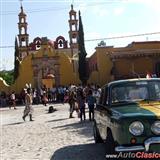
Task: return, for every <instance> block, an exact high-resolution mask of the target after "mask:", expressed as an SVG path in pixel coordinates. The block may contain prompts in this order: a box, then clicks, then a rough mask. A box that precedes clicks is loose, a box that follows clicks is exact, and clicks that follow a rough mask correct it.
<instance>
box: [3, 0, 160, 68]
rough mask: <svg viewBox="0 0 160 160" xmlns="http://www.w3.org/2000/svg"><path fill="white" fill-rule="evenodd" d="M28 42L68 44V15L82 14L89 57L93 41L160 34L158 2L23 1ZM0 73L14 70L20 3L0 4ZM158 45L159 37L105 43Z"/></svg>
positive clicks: (92, 48) (142, 0) (6, 0)
mask: <svg viewBox="0 0 160 160" xmlns="http://www.w3.org/2000/svg"><path fill="white" fill-rule="evenodd" d="M22 3H23V8H24V11H25V13H26V14H27V22H28V34H29V41H30V42H32V41H33V39H34V38H35V37H37V36H39V37H48V38H49V39H51V40H55V39H56V38H57V37H58V36H59V35H62V36H64V37H65V39H66V40H68V41H69V35H68V31H69V24H68V20H69V11H70V5H71V3H73V5H74V9H75V10H76V11H77V16H78V10H80V11H81V15H82V22H83V27H84V34H85V40H92V41H86V42H85V47H86V51H87V53H88V56H90V55H91V54H93V53H94V51H95V47H96V46H97V44H98V43H99V42H100V40H99V41H93V40H94V39H100V38H110V37H117V36H127V35H134V34H143V33H153V32H160V0H57V1H56V0H23V2H22ZM0 7H1V8H0V46H1V48H0V70H2V69H8V70H9V69H13V66H14V47H7V48H6V47H5V48H2V47H4V46H14V41H15V36H16V35H17V34H18V25H17V23H18V13H19V12H20V2H19V0H0ZM146 40H149V41H152V40H156V41H160V34H154V35H145V36H139V37H131V38H123V39H106V40H105V42H106V45H108V46H114V47H125V46H127V45H128V44H129V43H131V42H133V41H146Z"/></svg>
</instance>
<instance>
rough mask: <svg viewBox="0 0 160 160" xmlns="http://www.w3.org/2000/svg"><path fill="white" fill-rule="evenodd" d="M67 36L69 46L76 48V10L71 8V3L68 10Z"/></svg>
mask: <svg viewBox="0 0 160 160" xmlns="http://www.w3.org/2000/svg"><path fill="white" fill-rule="evenodd" d="M68 22H69V29H70V30H69V38H70V47H71V48H72V49H73V48H78V42H77V40H78V20H77V18H76V11H74V10H73V5H71V10H70V12H69V21H68Z"/></svg>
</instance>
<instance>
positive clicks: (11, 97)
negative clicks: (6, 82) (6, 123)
mask: <svg viewBox="0 0 160 160" xmlns="http://www.w3.org/2000/svg"><path fill="white" fill-rule="evenodd" d="M10 99H11V106H10V107H9V108H10V109H11V107H13V108H14V109H17V108H16V95H15V92H14V91H12V94H11V96H10Z"/></svg>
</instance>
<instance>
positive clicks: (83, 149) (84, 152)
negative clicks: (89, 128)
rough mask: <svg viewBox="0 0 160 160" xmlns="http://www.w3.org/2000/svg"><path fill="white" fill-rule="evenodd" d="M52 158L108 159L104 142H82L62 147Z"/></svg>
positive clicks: (55, 159)
mask: <svg viewBox="0 0 160 160" xmlns="http://www.w3.org/2000/svg"><path fill="white" fill-rule="evenodd" d="M50 160H106V158H105V145H104V144H82V145H73V146H67V147H64V148H60V149H59V150H57V151H56V152H55V153H54V154H53V155H52V157H51V159H50Z"/></svg>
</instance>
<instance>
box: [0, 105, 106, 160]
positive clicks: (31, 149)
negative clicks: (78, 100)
mask: <svg viewBox="0 0 160 160" xmlns="http://www.w3.org/2000/svg"><path fill="white" fill-rule="evenodd" d="M53 106H54V107H55V108H56V109H57V111H55V112H53V113H50V114H49V113H48V107H49V105H48V106H47V107H45V106H42V105H38V106H36V105H34V116H33V118H34V121H33V122H30V121H29V119H27V118H26V121H25V122H24V121H23V120H22V114H23V110H24V106H22V107H17V110H14V109H11V110H9V109H8V108H1V109H0V119H1V120H0V126H1V135H0V137H1V143H0V144H1V149H0V156H1V160H10V159H12V160H35V159H37V160H104V159H105V150H104V148H105V146H104V144H94V139H93V132H92V125H93V124H92V122H89V121H88V120H86V122H80V121H79V119H78V118H77V115H76V113H74V115H73V116H74V117H75V118H72V119H69V118H68V117H69V113H68V110H69V106H68V104H54V105H53ZM87 118H88V113H87Z"/></svg>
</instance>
